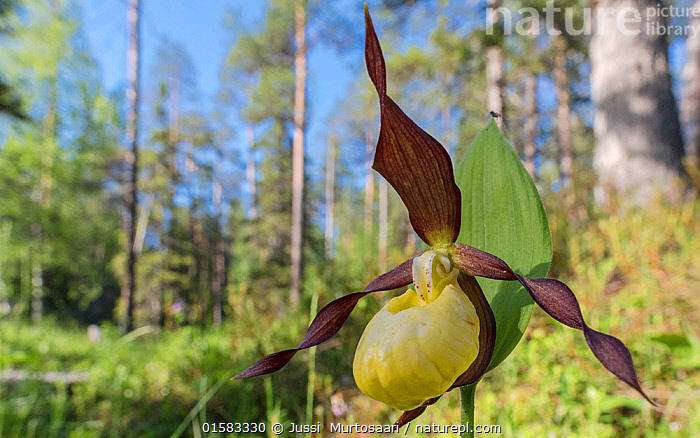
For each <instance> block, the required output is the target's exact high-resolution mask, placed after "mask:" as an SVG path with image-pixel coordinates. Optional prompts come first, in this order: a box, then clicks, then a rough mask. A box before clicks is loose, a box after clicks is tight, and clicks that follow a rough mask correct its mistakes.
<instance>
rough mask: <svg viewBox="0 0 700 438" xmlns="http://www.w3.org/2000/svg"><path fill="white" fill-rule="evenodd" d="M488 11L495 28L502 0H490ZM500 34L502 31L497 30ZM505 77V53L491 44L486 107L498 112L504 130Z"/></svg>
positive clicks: (488, 49)
mask: <svg viewBox="0 0 700 438" xmlns="http://www.w3.org/2000/svg"><path fill="white" fill-rule="evenodd" d="M487 4H488V9H487V13H488V14H491V17H490V19H489V22H491V23H494V28H496V27H498V26H500V24H499V23H498V20H499V15H498V14H495V13H494V11H495V9H498V8H499V7H500V6H501V0H488V1H487ZM497 34H498V35H500V34H501V32H500V31H497ZM504 96H505V79H504V77H503V53H502V51H501V47H500V46H499V45H489V46H488V47H487V48H486V108H487V110H488V111H493V112H495V113H498V114H499V115H500V117H496V124H497V125H498V127H499V128H500V129H501V131H503V129H504V126H505V105H504Z"/></svg>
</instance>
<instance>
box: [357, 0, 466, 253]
mask: <svg viewBox="0 0 700 438" xmlns="http://www.w3.org/2000/svg"><path fill="white" fill-rule="evenodd" d="M365 24H366V34H365V61H366V63H367V71H368V72H369V75H370V79H372V82H373V83H374V86H375V88H376V89H377V93H378V95H379V102H380V111H381V129H380V131H379V140H378V142H377V151H376V153H375V156H374V165H373V168H374V169H375V170H376V171H377V172H379V173H380V174H381V175H382V176H383V177H384V178H386V180H387V181H388V182H389V184H391V185H392V187H394V189H395V190H396V192H397V193H398V194H399V196H400V197H401V200H402V201H403V203H404V204H405V205H406V209H408V214H409V218H410V220H411V225H413V229H414V230H415V231H416V233H418V235H419V236H420V238H421V239H423V241H425V242H426V243H428V244H430V245H435V244H445V243H452V242H454V241H455V240H456V239H457V235H459V228H460V224H461V216H460V214H461V208H462V207H461V205H462V197H461V194H460V191H459V188H458V187H457V184H455V179H454V173H453V169H452V160H451V159H450V155H449V154H448V153H447V151H446V150H445V148H444V147H443V146H442V145H441V144H440V143H439V142H438V141H437V140H435V139H434V138H433V137H431V136H430V134H428V133H427V132H425V131H424V130H423V129H421V128H420V127H419V126H418V125H417V124H416V123H415V122H414V121H413V120H411V118H410V117H408V116H407V115H406V114H405V113H404V112H403V111H402V110H401V108H400V107H399V106H398V105H397V104H396V102H394V101H393V100H392V99H391V98H390V97H389V96H387V91H386V67H385V64H384V56H383V55H382V49H381V46H380V45H379V39H378V38H377V34H376V33H375V32H374V26H373V25H372V19H371V18H370V16H369V12H368V11H367V9H365Z"/></svg>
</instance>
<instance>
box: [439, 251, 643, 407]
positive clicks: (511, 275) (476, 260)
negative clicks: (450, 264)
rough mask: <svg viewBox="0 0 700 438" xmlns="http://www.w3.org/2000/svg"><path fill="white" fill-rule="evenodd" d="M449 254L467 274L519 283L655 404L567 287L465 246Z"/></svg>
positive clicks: (624, 354) (622, 353)
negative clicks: (517, 270) (585, 317)
mask: <svg viewBox="0 0 700 438" xmlns="http://www.w3.org/2000/svg"><path fill="white" fill-rule="evenodd" d="M450 252H451V254H452V256H453V259H454V261H455V263H456V264H457V265H459V266H460V267H461V268H462V269H463V270H464V271H465V272H467V273H468V274H469V275H475V276H477V277H486V278H493V279H497V280H518V281H519V282H520V283H521V284H522V285H523V286H524V287H525V290H527V291H528V293H529V294H530V295H531V296H532V298H533V299H534V300H535V302H536V303H537V304H538V305H539V306H540V307H541V308H542V310H544V311H545V312H547V314H549V316H551V317H552V318H554V319H556V320H557V321H559V322H560V323H562V324H564V325H567V326H569V327H572V328H575V329H578V330H581V331H583V334H584V336H585V338H586V342H587V343H588V346H589V348H590V349H591V351H592V352H593V354H594V355H595V357H596V358H597V359H598V361H600V363H602V364H603V366H604V367H605V368H606V369H607V370H608V371H610V372H611V373H613V374H614V375H615V376H617V378H618V379H620V380H622V381H623V382H625V383H627V384H628V385H630V386H631V387H632V388H634V389H635V390H637V392H639V393H640V394H641V395H642V396H643V397H644V398H645V399H647V400H648V401H649V403H651V404H653V405H656V403H654V402H653V401H652V400H651V399H650V398H649V397H648V396H647V395H646V394H645V393H644V390H642V387H641V385H640V384H639V379H638V378H637V372H636V371H635V369H634V362H633V361H632V355H631V354H630V352H629V350H628V349H627V347H625V345H624V344H623V343H622V341H620V340H619V339H617V338H615V337H613V336H610V335H607V334H605V333H600V332H598V331H595V330H593V329H591V328H590V327H588V326H587V325H586V323H585V322H584V320H583V316H582V314H581V307H580V306H579V304H578V300H576V296H574V293H573V292H572V291H571V289H569V287H568V286H567V285H565V284H564V283H562V282H561V281H559V280H554V279H549V278H537V279H529V278H525V277H523V276H521V275H518V274H516V273H515V272H513V270H512V269H511V268H510V267H509V266H508V265H507V264H506V262H504V261H503V260H501V259H499V258H498V257H496V256H494V255H492V254H489V253H487V252H484V251H481V250H478V249H476V248H473V247H471V246H468V245H463V244H459V243H457V244H454V245H453V246H452V247H451V249H450Z"/></svg>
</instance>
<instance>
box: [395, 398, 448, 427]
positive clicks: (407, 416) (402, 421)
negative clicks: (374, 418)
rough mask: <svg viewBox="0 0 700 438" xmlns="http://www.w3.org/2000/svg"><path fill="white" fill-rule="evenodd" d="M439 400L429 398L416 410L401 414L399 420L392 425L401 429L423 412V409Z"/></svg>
mask: <svg viewBox="0 0 700 438" xmlns="http://www.w3.org/2000/svg"><path fill="white" fill-rule="evenodd" d="M439 399H440V397H435V398H430V399H428V400H426V401H425V402H423V404H422V405H420V406H418V407H417V408H415V409H411V410H410V411H406V412H404V413H403V414H401V417H399V419H398V420H396V423H394V424H396V425H397V426H399V427H403V425H404V424H406V423H408V422H409V421H413V420H415V419H416V418H418V417H419V416H420V415H421V414H422V413H423V412H425V409H426V408H427V407H428V406H430V405H433V404H435V402H437V401H438V400H439Z"/></svg>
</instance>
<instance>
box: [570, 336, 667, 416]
mask: <svg viewBox="0 0 700 438" xmlns="http://www.w3.org/2000/svg"><path fill="white" fill-rule="evenodd" d="M584 327H585V330H584V331H583V333H584V334H585V335H586V342H588V345H589V347H591V351H593V354H595V357H597V358H598V360H599V361H600V362H601V363H602V364H603V366H604V367H605V368H606V369H607V370H608V371H610V372H611V373H613V374H615V375H616V376H617V377H619V378H620V380H622V381H623V382H625V383H627V384H628V385H630V386H631V387H632V388H634V389H636V390H637V392H639V393H640V394H642V395H643V396H644V398H645V399H647V401H649V403H651V404H652V405H654V406H658V405H657V404H656V403H655V402H654V401H653V400H652V399H650V398H649V397H648V396H647V395H646V394H645V393H644V391H643V390H642V386H641V385H640V384H639V379H638V378H637V373H636V372H635V370H634V365H631V366H630V364H632V355H631V354H630V352H629V350H628V349H627V347H625V344H623V343H622V341H620V340H619V339H617V338H615V337H613V336H610V335H607V334H605V333H601V332H598V331H595V330H593V329H592V328H590V327H588V326H584Z"/></svg>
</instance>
